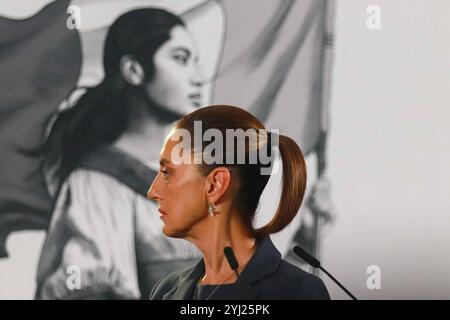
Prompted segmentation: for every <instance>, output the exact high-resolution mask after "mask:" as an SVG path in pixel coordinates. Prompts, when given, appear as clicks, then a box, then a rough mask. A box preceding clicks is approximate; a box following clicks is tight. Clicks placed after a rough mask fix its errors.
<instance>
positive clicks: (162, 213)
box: [158, 209, 166, 217]
mask: <svg viewBox="0 0 450 320" xmlns="http://www.w3.org/2000/svg"><path fill="white" fill-rule="evenodd" d="M158 211H159V213H160V215H159V216H160V217H163V216H165V215H166V212H165V211H163V210H161V209H158Z"/></svg>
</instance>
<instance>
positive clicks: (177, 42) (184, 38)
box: [165, 26, 196, 54]
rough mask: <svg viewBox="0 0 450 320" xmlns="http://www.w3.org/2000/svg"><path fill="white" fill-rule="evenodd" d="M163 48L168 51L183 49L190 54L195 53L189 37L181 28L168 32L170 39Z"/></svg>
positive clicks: (176, 27)
mask: <svg viewBox="0 0 450 320" xmlns="http://www.w3.org/2000/svg"><path fill="white" fill-rule="evenodd" d="M165 47H166V50H169V51H171V50H176V49H177V48H184V49H187V50H189V51H190V53H191V54H194V53H196V52H195V48H194V43H193V39H192V37H191V35H190V34H189V33H188V32H187V30H186V29H185V28H184V27H182V26H175V27H174V28H172V30H171V31H170V39H169V40H168V41H167V42H166V43H165Z"/></svg>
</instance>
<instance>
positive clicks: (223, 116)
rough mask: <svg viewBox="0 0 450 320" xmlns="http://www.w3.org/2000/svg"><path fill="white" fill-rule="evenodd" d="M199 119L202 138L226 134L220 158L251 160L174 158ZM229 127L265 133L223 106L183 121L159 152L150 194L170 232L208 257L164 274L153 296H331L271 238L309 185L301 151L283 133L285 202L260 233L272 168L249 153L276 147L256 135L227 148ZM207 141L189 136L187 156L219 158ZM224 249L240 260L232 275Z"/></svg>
mask: <svg viewBox="0 0 450 320" xmlns="http://www.w3.org/2000/svg"><path fill="white" fill-rule="evenodd" d="M199 121H200V123H201V128H202V130H203V131H202V132H201V133H200V136H201V137H203V134H204V133H205V132H206V130H210V129H212V131H215V132H216V134H219V135H221V137H222V142H223V149H222V150H221V151H220V152H222V155H228V154H230V153H231V154H232V155H238V154H239V153H240V154H241V155H242V154H245V162H244V163H239V162H237V161H232V162H231V163H230V162H229V161H225V160H224V159H222V161H220V160H219V161H217V162H211V161H196V162H193V161H183V162H180V161H179V159H174V157H178V154H179V143H180V141H179V138H178V137H179V136H181V134H179V133H180V132H188V133H189V135H190V137H194V136H195V134H198V132H197V133H196V132H195V130H198V126H197V125H195V123H197V122H199ZM194 128H195V129H194ZM230 129H233V130H243V131H244V132H247V130H250V131H252V130H253V132H255V131H258V130H265V128H264V126H263V124H262V123H261V122H260V121H259V120H258V119H256V118H255V117H254V116H252V115H251V114H250V113H249V112H247V111H245V110H243V109H241V108H238V107H233V106H220V105H218V106H209V107H205V108H201V109H198V110H196V111H194V112H192V113H190V114H189V115H187V116H185V117H183V118H182V119H181V120H179V121H178V122H177V123H176V125H175V126H174V128H173V130H172V131H171V133H170V134H169V135H168V137H167V138H166V141H165V143H164V145H163V148H162V150H161V155H160V165H161V167H160V172H159V173H158V175H157V176H156V178H155V180H154V181H153V184H152V186H151V188H150V190H149V192H148V197H149V198H150V199H153V200H155V201H157V203H158V205H159V212H160V214H161V215H160V218H161V220H162V221H163V232H164V234H166V235H167V236H169V237H173V238H182V239H186V240H188V241H190V242H192V243H193V244H194V245H195V246H196V247H197V248H198V249H199V250H200V251H201V252H202V254H203V259H201V260H200V262H198V263H197V264H196V265H195V266H194V267H191V268H189V269H187V270H184V271H178V272H174V273H172V274H169V275H167V276H166V277H163V278H162V279H161V280H160V281H159V282H158V284H157V285H156V286H155V287H154V289H153V291H152V293H151V297H150V298H151V299H194V300H196V299H198V300H209V299H221V300H225V299H329V298H330V297H329V294H328V291H327V289H326V287H325V285H324V283H323V282H322V280H320V279H319V278H317V277H316V276H313V275H311V274H309V273H307V272H305V271H303V270H301V269H299V268H297V267H295V266H293V265H291V264H289V263H288V262H286V261H285V260H283V259H282V258H281V254H280V252H279V251H278V250H277V249H276V248H275V246H274V245H273V243H272V241H271V240H270V237H269V235H270V234H272V233H276V232H279V231H281V230H282V229H283V228H285V227H286V226H287V225H288V224H289V223H290V222H291V221H292V219H293V218H294V217H295V215H296V214H297V212H298V210H299V208H300V205H301V203H302V200H303V196H304V192H305V188H306V165H305V160H304V157H303V154H302V151H301V150H300V148H299V147H298V145H297V144H296V143H295V142H294V141H293V140H292V139H291V138H289V137H287V136H284V135H279V144H278V146H277V147H278V148H279V152H280V155H281V161H282V169H283V178H282V193H281V199H280V203H279V206H278V209H277V211H276V213H275V215H274V217H273V219H272V220H271V221H270V222H269V223H268V224H267V225H266V226H264V227H262V228H259V229H255V228H254V227H253V219H254V216H255V212H256V209H257V206H258V202H259V199H260V197H261V193H262V191H263V189H264V187H265V186H266V184H267V182H268V180H269V177H270V174H262V172H263V169H267V167H266V166H267V164H264V163H263V162H262V161H261V159H258V161H257V162H256V163H255V162H254V161H253V162H251V161H250V154H251V153H252V152H255V151H256V152H257V153H258V154H263V153H260V150H270V149H271V146H272V144H271V143H270V142H269V141H271V139H266V140H264V139H261V140H259V138H258V143H256V144H255V143H251V142H248V143H245V144H242V145H240V144H239V143H232V144H229V143H228V141H226V142H225V140H226V139H227V138H228V137H227V134H226V133H227V130H230ZM212 131H211V132H212ZM249 140H250V139H249ZM250 141H251V140H250ZM254 141H255V140H254ZM275 141H276V140H275ZM209 143H210V142H205V139H202V142H201V149H199V145H198V143H197V144H195V143H194V144H193V143H192V142H191V143H190V144H189V143H185V141H184V136H183V144H182V145H183V146H184V149H182V153H184V152H186V153H187V154H189V156H190V157H185V154H184V155H183V159H188V160H189V159H194V158H197V159H205V157H206V156H207V157H209V156H211V154H209V151H210V152H211V153H214V154H215V155H216V153H217V152H218V151H217V150H215V149H214V148H209V147H208V148H205V147H207V146H208V145H209ZM176 146H177V148H176V149H174V148H175V147H176ZM186 146H187V148H186ZM242 148H243V149H242ZM263 148H266V149H263ZM174 150H176V151H174ZM206 150H209V151H208V152H207V151H206ZM212 150H215V151H214V152H213V151H212ZM270 154H271V155H272V152H271V153H270ZM215 155H214V156H215ZM233 158H234V157H233ZM233 160H235V159H233ZM272 161H273V159H272ZM175 199H176V201H175ZM225 247H231V249H232V251H234V254H235V258H236V262H237V263H236V264H235V266H234V267H233V268H234V270H233V269H232V267H231V265H230V263H229V262H228V261H227V258H226V257H225V255H224V248H225Z"/></svg>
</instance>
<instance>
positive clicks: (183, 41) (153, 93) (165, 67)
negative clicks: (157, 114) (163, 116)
mask: <svg viewBox="0 0 450 320" xmlns="http://www.w3.org/2000/svg"><path fill="white" fill-rule="evenodd" d="M153 62H154V66H155V73H154V77H153V78H152V79H151V80H150V81H149V82H147V83H146V85H145V91H146V93H147V94H148V95H149V98H150V100H151V101H152V102H154V103H156V104H157V105H158V106H159V107H161V108H163V109H165V110H167V111H169V112H173V113H174V114H176V115H177V116H179V117H182V116H184V115H186V114H188V113H190V112H192V111H194V110H195V109H197V108H198V107H200V106H201V105H202V104H203V102H202V95H201V89H202V88H201V85H202V83H201V80H200V74H199V72H198V54H197V50H196V48H195V47H194V43H193V39H192V38H191V36H190V35H189V34H188V32H187V31H186V29H185V28H184V27H182V26H175V27H174V28H173V29H172V30H171V32H170V39H169V40H167V41H166V42H165V43H163V44H162V45H161V47H160V48H159V49H158V50H157V51H156V52H155V55H154V60H153Z"/></svg>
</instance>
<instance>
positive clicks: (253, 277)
mask: <svg viewBox="0 0 450 320" xmlns="http://www.w3.org/2000/svg"><path fill="white" fill-rule="evenodd" d="M280 262H281V254H280V252H279V251H278V250H277V248H276V247H275V245H274V244H273V242H272V241H271V239H270V237H269V236H266V237H264V238H262V239H261V240H260V241H259V244H258V247H257V249H256V251H255V253H254V254H253V256H252V257H251V258H250V260H249V262H248V263H247V266H246V267H245V268H244V270H243V271H242V273H241V274H240V277H239V279H238V281H237V282H236V285H237V288H236V289H237V292H236V296H234V297H224V296H223V295H220V294H218V295H216V298H217V297H220V298H221V299H252V300H254V299H257V297H258V296H259V293H260V292H259V290H258V289H256V288H255V286H254V284H255V283H257V282H258V281H261V280H263V279H265V278H267V277H268V276H270V275H272V274H273V273H275V272H276V271H277V268H278V265H279V264H280ZM204 271H205V264H204V260H203V259H201V260H200V261H199V262H198V263H197V264H196V265H195V266H194V267H192V268H190V269H188V270H186V271H183V272H181V273H180V274H179V279H178V286H176V287H174V288H173V289H172V290H170V291H169V292H167V293H166V294H165V295H164V297H163V299H175V300H189V299H192V294H193V292H194V288H195V285H196V283H197V282H198V280H199V279H200V277H201V276H202V275H203V273H204ZM212 298H214V297H212Z"/></svg>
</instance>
